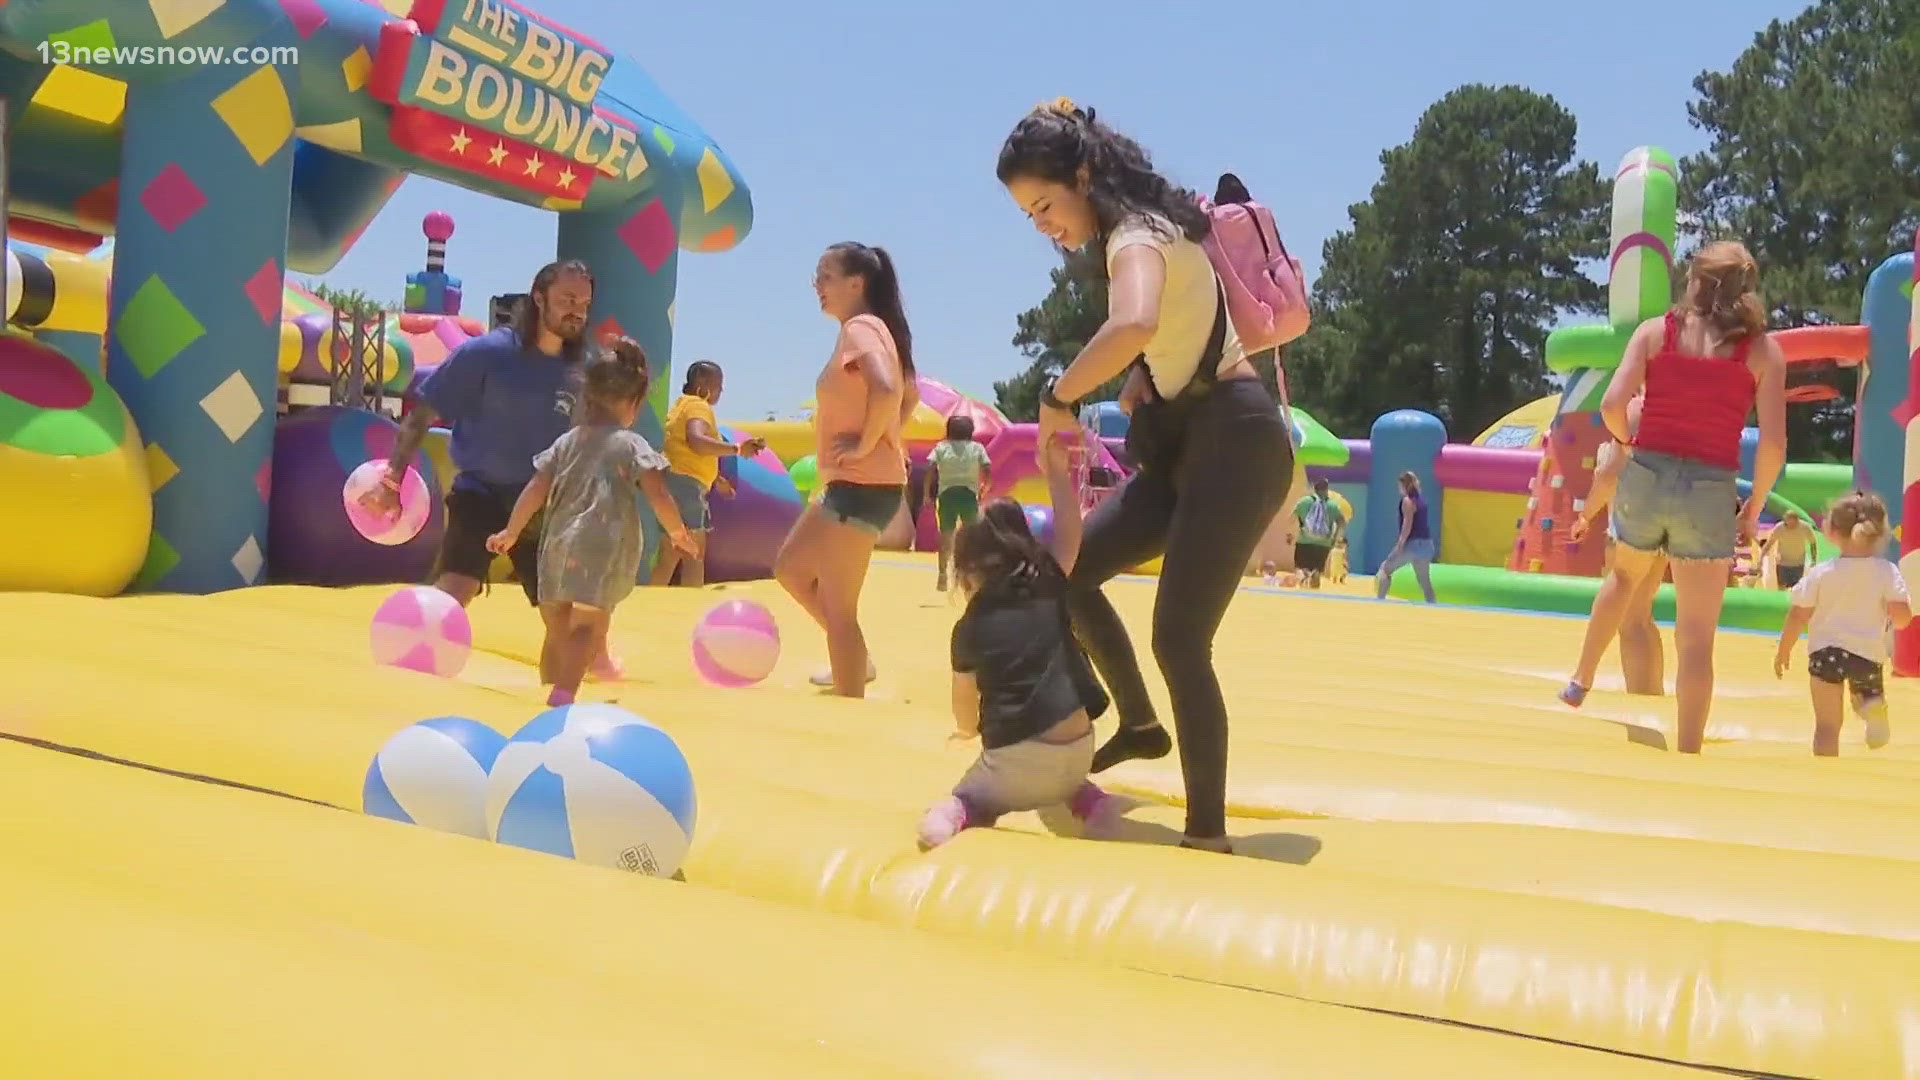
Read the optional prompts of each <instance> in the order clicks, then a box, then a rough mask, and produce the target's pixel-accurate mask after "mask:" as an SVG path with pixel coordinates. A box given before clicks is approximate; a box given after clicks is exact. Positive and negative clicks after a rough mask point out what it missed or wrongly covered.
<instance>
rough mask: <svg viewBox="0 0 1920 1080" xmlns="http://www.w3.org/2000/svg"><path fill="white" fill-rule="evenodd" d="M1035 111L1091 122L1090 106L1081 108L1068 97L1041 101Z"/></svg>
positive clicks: (1091, 111) (1091, 112)
mask: <svg viewBox="0 0 1920 1080" xmlns="http://www.w3.org/2000/svg"><path fill="white" fill-rule="evenodd" d="M1036 111H1038V112H1050V113H1052V114H1054V115H1055V116H1060V117H1064V118H1066V119H1068V120H1078V121H1081V122H1082V123H1087V124H1091V123H1093V110H1092V109H1090V108H1087V109H1083V108H1081V107H1080V106H1078V105H1076V104H1074V101H1073V99H1072V98H1070V97H1057V98H1054V99H1053V100H1052V101H1049V102H1045V103H1043V104H1042V105H1041V106H1040V108H1039V109H1038V110H1036Z"/></svg>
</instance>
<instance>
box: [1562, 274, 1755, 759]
mask: <svg viewBox="0 0 1920 1080" xmlns="http://www.w3.org/2000/svg"><path fill="white" fill-rule="evenodd" d="M1759 285H1760V269H1759V267H1758V266H1756V265H1755V264H1754V261H1753V256H1752V255H1750V254H1748V253H1747V249H1746V248H1745V247H1744V246H1742V245H1740V244H1737V243H1733V242H1731V241H1722V242H1720V243H1715V244H1709V245H1707V247H1705V248H1703V249H1702V250H1701V251H1700V252H1699V253H1698V254H1696V255H1695V256H1694V257H1693V264H1692V266H1691V267H1690V268H1689V270H1688V273H1687V293H1686V297H1685V298H1684V299H1683V300H1682V301H1681V302H1680V303H1679V304H1678V305H1676V306H1675V308H1674V309H1673V311H1672V312H1670V313H1669V314H1668V315H1667V316H1666V317H1665V318H1662V319H1650V320H1648V321H1647V322H1645V323H1642V324H1641V326H1640V328H1639V329H1638V330H1636V331H1635V332H1634V335H1633V339H1632V340H1631V341H1630V342H1628V343H1627V352H1626V356H1625V357H1624V358H1623V359H1622V360H1621V362H1620V368H1619V370H1618V371H1616V372H1614V375H1613V382H1612V383H1611V384H1609V385H1608V387H1607V395H1606V398H1605V400H1604V401H1602V403H1601V406H1600V411H1601V416H1602V417H1603V418H1604V419H1605V420H1606V424H1607V430H1608V431H1609V432H1610V433H1611V434H1612V435H1613V437H1614V439H1616V440H1617V441H1618V442H1619V443H1620V445H1621V446H1623V447H1625V448H1627V452H1628V453H1629V454H1630V455H1631V457H1630V458H1629V460H1628V461H1627V463H1626V465H1625V466H1624V468H1623V471H1622V473H1621V476H1620V487H1619V491H1618V493H1617V494H1616V495H1615V496H1614V510H1613V538H1614V556H1613V568H1612V570H1611V571H1610V572H1609V573H1608V575H1607V579H1606V581H1605V582H1603V583H1602V584H1601V586H1600V593H1599V595H1597V596H1595V597H1594V600H1593V615H1592V617H1591V618H1590V619H1589V620H1588V622H1587V641H1586V645H1587V647H1586V648H1585V649H1583V650H1582V651H1581V654H1580V663H1579V665H1578V666H1577V667H1576V668H1575V669H1574V673H1573V678H1572V679H1571V680H1570V681H1569V682H1568V683H1567V686H1566V688H1565V689H1564V690H1562V691H1560V700H1561V701H1563V702H1565V703H1567V704H1568V705H1572V706H1575V707H1576V708H1577V707H1578V706H1579V705H1580V704H1581V703H1582V702H1583V701H1585V700H1586V696H1587V691H1588V690H1589V689H1590V688H1591V687H1592V686H1593V679H1594V674H1595V670H1596V669H1597V668H1598V667H1599V665H1600V657H1601V655H1602V654H1603V653H1604V652H1605V651H1606V643H1607V642H1609V641H1611V640H1612V639H1613V635H1614V633H1615V632H1616V631H1617V630H1618V629H1619V626H1620V620H1621V618H1622V617H1623V616H1624V615H1625V613H1626V607H1627V604H1628V602H1629V601H1630V599H1631V598H1632V597H1633V595H1634V593H1635V592H1636V591H1637V590H1638V589H1639V587H1640V585H1641V583H1642V579H1644V578H1645V577H1646V576H1647V575H1648V574H1649V573H1653V572H1654V570H1655V567H1656V566H1657V565H1658V560H1659V557H1660V555H1662V554H1663V553H1664V554H1665V555H1666V556H1667V558H1668V560H1669V561H1670V563H1671V565H1672V568H1673V588H1674V593H1675V599H1676V601H1677V611H1676V618H1675V620H1674V628H1673V639H1674V646H1675V652H1677V653H1678V654H1679V657H1678V659H1679V671H1678V673H1677V676H1676V678H1675V683H1674V696H1675V698H1676V699H1678V700H1677V704H1678V708H1679V738H1678V740H1677V742H1678V748H1679V750H1680V752H1681V753H1683V754H1697V753H1699V752H1700V744H1701V743H1702V742H1703V741H1705V738H1706V731H1707V710H1708V708H1709V706H1710V705H1711V704H1712V702H1713V642H1714V635H1715V632H1716V630H1717V629H1718V627H1719V623H1720V605H1721V602H1722V601H1723V600H1724V599H1725V597H1726V590H1727V580H1728V570H1729V568H1730V567H1731V566H1732V564H1733V557H1734V550H1735V548H1736V547H1737V546H1738V545H1739V544H1744V543H1749V542H1751V541H1752V539H1753V536H1754V533H1755V531H1756V528H1757V526H1758V524H1759V519H1760V509H1761V507H1763V506H1765V505H1766V502H1767V495H1768V494H1769V493H1770V492H1771V491H1772V490H1773V485H1774V482H1775V481H1776V480H1778V479H1779V478H1780V470H1781V468H1782V467H1783V466H1784V465H1785V463H1786V459H1787V390H1786V371H1787V362H1786V357H1785V356H1783V355H1782V354H1781V352H1780V347H1779V346H1778V345H1776V344H1774V342H1773V340H1772V339H1771V338H1769V337H1768V336H1767V333H1766V330H1767V315H1766V309H1765V308H1764V307H1763V306H1762V305H1761V303H1760V297H1759V295H1758V292H1757V290H1758V289H1759ZM1643 387H1644V389H1645V392H1646V401H1645V404H1644V405H1643V407H1642V412H1641V417H1640V427H1639V430H1638V432H1631V431H1630V429H1629V428H1628V423H1627V421H1628V417H1627V408H1628V405H1629V404H1630V403H1631V402H1632V401H1633V398H1634V395H1636V394H1639V393H1640V392H1641V390H1642V388H1643ZM1756 408H1757V409H1758V412H1759V424H1760V448H1759V453H1758V454H1757V455H1756V456H1755V458H1754V463H1753V492H1752V494H1751V495H1750V496H1749V497H1748V498H1747V501H1746V504H1745V505H1744V506H1741V507H1740V510H1739V512H1738V514H1737V515H1735V514H1731V513H1729V512H1728V510H1729V508H1731V507H1735V506H1740V497H1739V493H1738V489H1737V487H1736V482H1737V478H1738V477H1739V474H1740V433H1741V431H1742V430H1743V429H1744V428H1745V427H1746V424H1747V415H1748V414H1749V413H1751V412H1753V411H1755V409H1756Z"/></svg>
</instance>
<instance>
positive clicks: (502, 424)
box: [420, 326, 581, 487]
mask: <svg viewBox="0 0 1920 1080" xmlns="http://www.w3.org/2000/svg"><path fill="white" fill-rule="evenodd" d="M580 368H581V364H580V363H579V362H578V361H573V362H569V361H566V360H562V359H561V358H560V357H557V356H548V355H547V354H546V353H543V352H541V351H540V350H538V349H534V348H528V347H524V346H522V345H521V344H520V339H519V338H518V337H516V336H515V335H514V332H513V328H512V327H509V326H502V327H499V328H498V329H495V330H494V331H492V332H491V333H487V334H482V335H481V336H480V337H477V338H474V339H473V340H472V341H468V342H464V343H462V344H461V345H460V346H459V347H457V348H455V349H454V350H453V351H452V352H450V353H448V354H447V358H446V359H445V360H443V361H441V363H440V366H439V367H438V368H436V369H434V372H433V374H431V375H429V376H427V378H426V381H424V382H422V383H421V384H420V397H421V399H422V400H424V401H425V402H426V403H427V405H428V406H429V407H430V408H432V409H433V411H434V412H436V413H438V414H439V415H440V418H441V421H442V422H443V423H445V424H446V425H447V427H448V428H450V429H452V431H453V447H452V450H453V465H454V468H456V469H458V470H460V475H459V476H458V477H457V478H455V481H454V483H455V486H471V485H472V484H473V482H474V481H478V482H480V483H482V484H485V485H488V486H490V487H523V486H525V485H526V483H527V481H529V480H532V479H533V457H534V455H535V454H538V453H539V452H540V451H542V450H545V449H546V448H547V447H549V446H552V445H553V443H554V440H555V439H558V438H559V437H560V436H562V435H565V434H566V433H567V430H568V429H569V428H571V427H573V409H574V403H575V401H576V399H577V398H578V395H579V380H580Z"/></svg>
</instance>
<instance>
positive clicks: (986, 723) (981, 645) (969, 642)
mask: <svg viewBox="0 0 1920 1080" xmlns="http://www.w3.org/2000/svg"><path fill="white" fill-rule="evenodd" d="M952 648H953V670H954V671H956V672H959V673H961V674H967V673H971V674H972V675H973V676H974V678H975V680H976V681H978V683H979V686H980V743H981V745H982V746H983V747H985V748H986V749H989V750H991V749H994V748H996V747H1001V746H1010V745H1012V744H1013V743H1017V742H1022V741H1024V740H1026V739H1031V738H1033V737H1034V736H1036V735H1039V734H1041V733H1042V732H1044V731H1046V730H1047V729H1048V728H1050V727H1052V726H1053V725H1055V724H1057V723H1059V722H1060V721H1062V720H1065V719H1066V718H1067V717H1069V716H1072V715H1073V714H1074V712H1076V711H1077V710H1080V709H1085V710H1086V711H1087V715H1088V716H1092V717H1098V716H1100V715H1101V714H1102V713H1104V712H1106V711H1107V704H1108V699H1107V693H1106V690H1104V689H1103V688H1102V687H1101V686H1100V680H1099V679H1097V678H1095V677H1094V674H1093V665H1091V664H1089V663H1088V662H1087V657H1086V654H1085V653H1083V652H1081V651H1080V643H1079V642H1078V641H1076V640H1075V639H1074V636H1073V629H1072V625H1071V624H1070V622H1069V621H1068V617H1067V609H1066V604H1065V602H1064V601H1063V599H1062V598H1061V596H1060V595H1059V593H1058V591H1057V590H1056V589H1053V588H1047V587H1043V586H1042V585H1041V584H1040V582H1039V581H1038V580H1037V579H1036V578H1034V577H1030V576H1022V577H1020V578H1016V579H1015V580H1014V581H1012V582H1007V583H996V584H994V585H993V586H990V587H988V588H987V589H984V590H982V591H981V592H980V593H979V594H978V595H976V596H975V597H974V598H973V600H972V601H971V602H970V603H968V604H967V610H966V613H965V614H963V615H961V616H960V620H959V621H958V622H956V623H954V624H953V646H952Z"/></svg>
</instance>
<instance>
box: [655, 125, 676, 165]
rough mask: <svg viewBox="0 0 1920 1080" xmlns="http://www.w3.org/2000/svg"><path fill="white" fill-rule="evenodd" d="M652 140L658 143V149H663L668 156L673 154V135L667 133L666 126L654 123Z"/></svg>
mask: <svg viewBox="0 0 1920 1080" xmlns="http://www.w3.org/2000/svg"><path fill="white" fill-rule="evenodd" d="M653 141H654V142H657V143H659V144H660V149H662V150H665V151H666V152H667V155H668V156H669V157H671V156H672V155H673V136H672V135H669V134H667V129H666V128H663V127H661V126H660V125H658V124H655V125H654V126H653Z"/></svg>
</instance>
